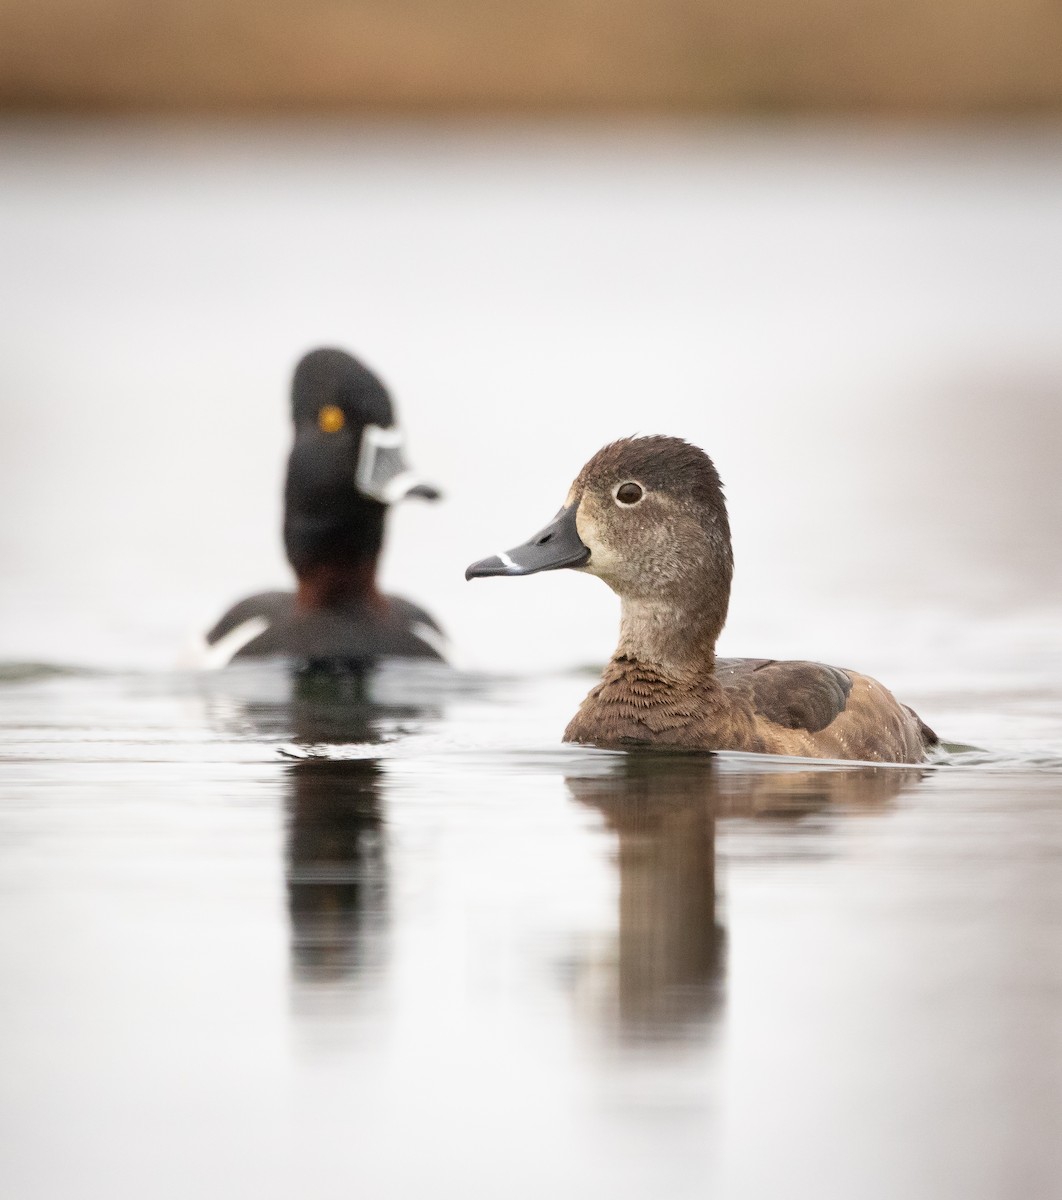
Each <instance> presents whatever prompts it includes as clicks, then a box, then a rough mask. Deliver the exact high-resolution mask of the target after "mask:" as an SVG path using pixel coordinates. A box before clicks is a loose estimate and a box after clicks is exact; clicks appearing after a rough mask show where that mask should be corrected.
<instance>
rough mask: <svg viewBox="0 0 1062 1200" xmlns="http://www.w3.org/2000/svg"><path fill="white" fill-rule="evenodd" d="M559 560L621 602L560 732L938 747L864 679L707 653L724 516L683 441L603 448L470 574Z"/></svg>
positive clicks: (648, 740)
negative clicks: (510, 545)
mask: <svg viewBox="0 0 1062 1200" xmlns="http://www.w3.org/2000/svg"><path fill="white" fill-rule="evenodd" d="M558 567H572V568H574V569H576V570H581V571H588V572H590V573H591V574H593V575H597V576H598V577H599V578H600V579H603V580H604V581H605V583H607V584H608V585H609V587H611V588H612V590H613V591H614V592H616V594H617V595H618V596H619V598H620V600H621V602H622V615H621V621H620V639H619V645H618V646H617V648H616V651H615V653H614V654H613V656H612V659H611V661H610V662H609V664H608V666H607V667H606V668H605V672H604V675H603V676H602V679H601V682H600V683H599V684H598V685H597V687H595V688H594V689H593V690H592V691H591V692H590V694H589V695H588V696H587V697H586V699H585V700H584V701H583V703H582V705H581V707H580V708H579V711H578V712H577V713H576V715H575V717H574V718H573V719H572V721H571V723H570V724H569V725H568V728H567V729H566V730H565V733H564V740H565V741H568V742H589V743H592V744H594V745H597V746H628V745H653V746H671V747H682V748H687V749H693V748H696V749H706V750H744V751H752V752H755V753H761V754H792V755H800V756H805V757H811V758H835V759H853V760H859V761H864V762H868V761H869V762H908V763H909V762H921V761H922V760H923V759H924V758H925V754H926V749H927V748H928V747H929V746H931V745H934V744H935V743H936V740H937V739H936V735H935V734H934V733H933V731H932V730H930V729H929V728H927V727H926V726H925V725H924V724H923V723H922V721H921V720H919V718H918V717H917V716H916V714H915V713H913V712H912V711H911V709H909V708H907V707H906V706H905V705H902V704H900V703H898V702H897V700H896V699H895V698H894V697H893V696H892V695H891V694H890V693H889V692H888V691H886V689H885V688H883V687H882V686H881V684H880V683H878V682H876V681H875V680H873V679H870V678H869V677H868V676H866V675H860V674H858V673H857V672H855V671H843V670H839V669H838V668H837V667H828V666H823V665H822V664H819V663H810V662H776V661H774V660H772V659H720V660H718V661H717V660H716V657H715V644H716V641H717V639H718V637H719V634H720V631H721V630H722V628H723V622H724V621H725V620H726V612H727V605H728V603H729V600H730V580H731V575H732V574H733V555H732V551H731V546H730V525H729V522H728V520H727V514H726V504H725V502H724V500H723V491H722V486H721V484H720V482H719V476H718V474H717V473H716V470H715V467H714V465H713V464H712V461H711V459H710V458H709V457H708V456H707V455H706V454H705V453H704V452H703V451H702V450H699V449H697V447H695V446H691V445H690V444H689V443H687V442H684V441H682V440H681V439H679V438H670V437H645V438H629V439H625V440H623V441H619V442H614V443H613V444H612V445H609V446H606V447H605V448H604V449H603V450H600V451H598V453H597V454H595V455H594V457H593V458H592V459H591V460H590V461H589V462H588V463H587V464H586V466H585V467H583V469H582V471H581V472H580V473H579V476H578V478H577V479H576V480H575V482H574V483H573V484H572V487H571V490H570V491H569V493H568V497H567V499H566V500H565V502H564V507H563V508H562V509H561V510H560V512H559V513H558V514H557V516H556V517H555V518H554V520H553V521H552V522H551V523H550V524H549V525H547V526H546V528H545V529H543V530H541V531H540V532H539V533H537V534H536V535H535V536H534V537H533V538H531V540H530V541H528V542H526V543H524V545H522V546H517V547H516V548H515V549H513V550H510V551H508V552H507V553H505V554H500V555H498V556H496V557H494V558H485V559H483V560H482V561H481V562H477V563H473V564H472V566H470V567H469V568H468V570H467V571H466V572H465V578H466V579H473V578H475V577H477V576H485V575H530V574H533V573H534V572H536V571H548V570H553V569H556V568H558Z"/></svg>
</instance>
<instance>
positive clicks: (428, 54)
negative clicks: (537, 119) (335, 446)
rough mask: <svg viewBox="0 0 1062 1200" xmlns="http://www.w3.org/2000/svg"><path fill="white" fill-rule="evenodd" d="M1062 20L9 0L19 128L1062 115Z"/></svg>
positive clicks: (634, 8) (3, 80)
mask: <svg viewBox="0 0 1062 1200" xmlns="http://www.w3.org/2000/svg"><path fill="white" fill-rule="evenodd" d="M1060 47H1062V10H1060V9H1059V8H1058V7H1057V6H1048V5H1043V4H1038V3H1036V2H1035V0H1016V2H1014V3H1012V4H1009V5H1007V6H1006V8H1005V9H1001V8H1000V6H998V5H995V4H992V3H989V2H988V0H968V2H967V3H963V4H958V3H955V2H954V0H952V2H951V3H937V4H935V5H932V6H927V5H919V4H914V3H907V4H901V5H890V6H888V7H886V8H882V7H881V6H880V5H875V4H871V3H870V2H869V0H862V2H861V3H860V2H857V3H842V2H841V0H819V2H818V3H817V4H815V5H814V6H802V7H799V8H798V7H796V6H793V5H792V4H790V3H788V2H787V0H756V2H755V3H753V4H746V5H740V6H735V5H725V4H722V3H721V2H719V0H699V2H698V3H696V4H690V3H689V0H661V2H660V3H657V4H653V5H649V4H647V3H645V2H644V0H613V2H612V3H610V4H608V5H604V4H602V3H600V2H599V0H526V2H525V3H522V4H519V5H516V4H509V5H499V4H496V3H488V2H487V0H466V2H465V3H462V4H460V5H457V4H442V3H437V2H436V3H432V4H428V3H425V2H424V0H390V2H389V3H387V4H384V3H381V2H380V0H354V2H352V3H344V4H342V5H338V4H334V3H328V2H326V0H310V2H309V3H295V2H294V0H273V2H272V3H270V4H267V5H260V4H250V3H248V2H247V0H227V2H226V3H220V4H215V5H209V6H202V5H188V4H182V3H179V2H178V0H163V2H162V3H158V4H154V5H151V6H143V5H138V6H130V5H128V4H125V3H122V2H121V0H98V2H96V3H93V4H92V5H84V4H70V3H68V2H65V0H41V2H38V3H33V4H30V3H27V2H26V0H7V2H6V3H3V4H0V105H2V106H3V109H4V111H5V112H7V113H11V112H16V111H18V112H28V111H46V112H62V113H74V112H94V113H101V114H115V113H123V112H138V111H150V112H160V113H162V112H169V113H185V114H189V113H198V114H207V113H245V114H259V115H273V116H276V115H279V114H282V113H301V114H305V115H309V114H317V115H320V114H325V113H329V112H332V113H352V112H357V113H404V114H407V115H421V116H423V115H428V114H432V113H466V114H469V113H479V114H482V113H496V114H499V115H509V116H513V115H520V114H537V115H546V114H557V115H560V114H581V115H594V114H598V115H605V114H609V113H614V114H632V113H644V114H653V115H662V114H668V113H682V112H686V113H698V112H699V113H712V114H716V115H722V114H730V115H739V114H748V115H760V116H763V115H772V114H782V113H792V114H804V115H808V114H825V113H834V114H849V115H851V114H855V113H872V114H892V115H900V116H915V115H937V116H953V117H955V116H975V117H985V116H990V115H1014V114H1033V113H1044V112H1057V111H1058V110H1059V108H1060V107H1062V52H1060Z"/></svg>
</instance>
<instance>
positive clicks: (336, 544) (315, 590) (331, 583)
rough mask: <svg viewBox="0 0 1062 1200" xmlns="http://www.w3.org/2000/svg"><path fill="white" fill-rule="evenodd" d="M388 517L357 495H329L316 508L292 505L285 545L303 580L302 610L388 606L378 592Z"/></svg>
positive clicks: (298, 595)
mask: <svg viewBox="0 0 1062 1200" xmlns="http://www.w3.org/2000/svg"><path fill="white" fill-rule="evenodd" d="M325 501H327V503H326V502H325ZM385 513H386V509H385V508H384V506H383V505H382V504H377V503H376V502H375V501H369V500H365V499H363V498H361V497H359V496H357V495H356V494H354V495H347V494H340V495H337V496H327V497H325V498H324V500H323V501H322V502H321V503H320V504H318V505H316V506H312V505H310V504H309V503H303V504H301V505H298V506H296V505H293V504H291V503H290V502H289V505H288V509H287V512H286V513H285V517H284V545H285V548H286V550H287V554H288V562H290V563H291V565H292V568H293V569H294V571H295V576H296V578H297V579H298V581H299V587H298V592H297V593H296V606H297V607H298V608H300V609H302V610H308V609H320V608H335V607H336V606H338V605H342V604H358V603H361V604H364V603H366V602H368V603H379V604H383V603H384V600H383V598H382V597H381V596H380V593H379V592H378V591H377V588H376V564H377V561H378V559H379V557H380V550H381V547H382V545H383V535H384V516H385Z"/></svg>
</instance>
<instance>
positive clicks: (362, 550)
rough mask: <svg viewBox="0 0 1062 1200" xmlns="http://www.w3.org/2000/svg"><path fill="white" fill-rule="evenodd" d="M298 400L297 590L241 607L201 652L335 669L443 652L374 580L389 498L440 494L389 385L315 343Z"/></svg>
mask: <svg viewBox="0 0 1062 1200" xmlns="http://www.w3.org/2000/svg"><path fill="white" fill-rule="evenodd" d="M291 408H292V418H293V420H294V424H295V442H294V445H293V446H292V450H291V455H290V457H289V458H288V473H287V481H286V483H285V488H284V548H285V550H286V551H287V555H288V561H289V562H290V563H291V566H292V568H293V570H294V571H295V576H296V579H297V580H298V590H297V591H295V592H294V593H292V592H260V593H258V594H257V595H254V596H248V597H247V598H246V599H245V600H241V601H239V602H238V603H237V604H235V605H233V607H232V608H230V609H229V611H228V612H227V613H225V615H224V616H223V617H222V618H221V619H220V620H219V621H218V623H217V624H216V625H215V626H214V628H213V629H211V631H210V632H209V633H208V634H207V635H206V643H207V644H206V649H205V653H204V654H202V655H201V657H202V658H204V659H205V662H206V665H208V666H222V665H224V664H225V663H227V662H229V661H230V660H231V659H232V658H234V657H241V658H247V657H262V656H272V655H285V656H288V657H293V658H297V659H300V660H303V661H304V662H310V663H321V664H325V663H327V664H330V665H338V664H348V665H360V664H363V663H366V662H370V661H372V660H373V659H377V658H381V657H391V656H400V657H412V658H435V659H438V658H441V657H442V653H441V650H440V647H441V646H442V645H443V643H444V638H443V635H442V633H441V632H440V630H439V627H438V625H436V623H435V622H434V621H433V620H432V618H431V617H430V616H429V615H428V614H427V613H426V612H425V611H424V610H423V609H422V608H419V607H418V606H417V605H415V604H412V603H411V602H410V601H408V600H403V599H402V598H401V597H398V596H386V595H384V594H383V593H382V592H380V590H379V589H378V588H377V586H376V563H377V559H378V557H379V554H380V550H381V547H382V545H383V536H384V519H385V517H386V515H387V509H388V506H389V505H391V504H394V503H396V502H397V501H399V500H404V499H405V498H406V497H409V496H420V497H422V498H424V499H428V500H436V499H438V497H439V493H438V491H437V490H436V489H435V488H434V487H431V486H429V485H428V484H425V483H423V482H422V481H421V480H420V479H419V478H418V477H417V476H415V475H414V474H413V472H412V471H411V470H410V469H409V468H408V466H407V465H406V462H405V458H404V456H403V452H402V435H401V432H400V430H399V428H398V426H397V423H396V422H395V416H394V409H393V407H392V404H391V397H390V395H389V394H388V392H387V389H386V388H385V387H384V385H383V384H382V383H381V382H380V380H379V379H378V378H377V377H376V376H375V375H374V374H373V373H372V371H370V370H369V369H368V368H367V367H366V366H364V365H363V364H362V363H360V362H358V360H357V359H356V358H353V357H352V356H351V355H349V354H345V353H344V352H343V351H342V350H329V349H323V350H312V351H310V353H309V354H307V355H305V356H304V357H303V358H302V360H301V361H300V362H299V364H298V366H297V367H296V368H295V377H294V380H293V381H292V388H291Z"/></svg>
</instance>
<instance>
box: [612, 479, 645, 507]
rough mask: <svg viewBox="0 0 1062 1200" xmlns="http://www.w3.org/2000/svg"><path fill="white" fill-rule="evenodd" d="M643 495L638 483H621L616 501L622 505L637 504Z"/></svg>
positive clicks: (617, 490)
mask: <svg viewBox="0 0 1062 1200" xmlns="http://www.w3.org/2000/svg"><path fill="white" fill-rule="evenodd" d="M643 494H644V493H643V492H642V489H641V487H640V486H639V485H638V484H637V483H621V484H620V485H619V487H618V488H617V489H616V499H617V500H618V501H619V502H620V504H637V503H638V501H639V500H640V499H641V498H642V495H643Z"/></svg>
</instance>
